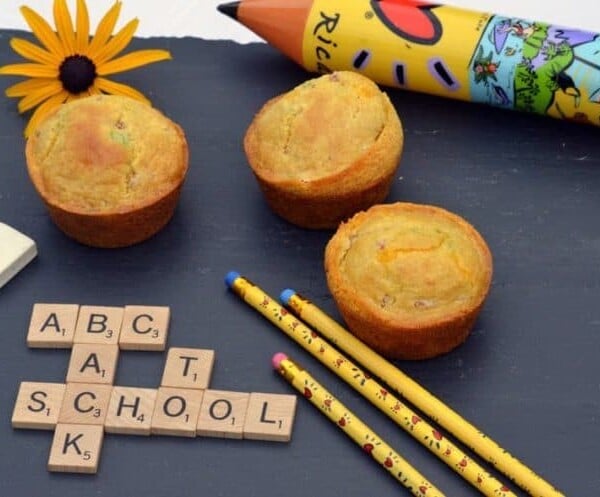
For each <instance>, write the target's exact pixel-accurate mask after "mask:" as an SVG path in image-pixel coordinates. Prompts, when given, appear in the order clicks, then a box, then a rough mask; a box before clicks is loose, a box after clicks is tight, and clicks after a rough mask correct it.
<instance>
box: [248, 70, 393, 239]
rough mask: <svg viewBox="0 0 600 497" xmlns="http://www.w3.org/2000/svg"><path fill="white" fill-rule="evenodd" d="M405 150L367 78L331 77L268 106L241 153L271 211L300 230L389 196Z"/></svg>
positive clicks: (325, 224)
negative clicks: (246, 160)
mask: <svg viewBox="0 0 600 497" xmlns="http://www.w3.org/2000/svg"><path fill="white" fill-rule="evenodd" d="M402 146H403V132H402V125H401V123H400V119H399V118H398V115H397V113H396V111H395V109H394V107H393V106H392V104H391V102H390V100H389V98H388V97H387V95H386V94H385V93H382V92H381V91H380V90H379V88H378V87H377V85H375V83H373V82H372V81H371V80H370V79H368V78H366V77H364V76H361V75H360V74H356V73H353V72H344V71H342V72H335V73H332V74H328V75H325V76H321V77H318V78H314V79H311V80H309V81H307V82H305V83H303V84H301V85H299V86H297V87H296V88H294V89H293V90H291V91H290V92H288V93H285V94H283V95H280V96H278V97H275V98H274V99H272V100H270V101H268V102H267V103H266V104H265V105H264V106H263V108H262V109H261V110H260V111H259V112H258V114H257V115H256V116H255V117H254V119H253V120H252V123H251V124H250V126H249V128H248V130H247V132H246V135H245V137H244V150H245V153H246V156H247V158H248V162H249V164H250V167H251V168H252V171H253V172H254V175H255V176H256V179H257V181H258V184H259V186H260V188H261V190H262V192H263V193H264V195H265V198H266V200H267V203H268V204H269V206H270V207H271V209H272V210H273V211H274V212H276V213H277V214H278V215H280V216H281V217H282V218H284V219H286V220H287V221H289V222H291V223H293V224H296V225H298V226H301V227H304V228H313V229H329V228H336V227H337V226H338V224H339V223H340V221H342V220H344V219H347V218H348V217H349V216H351V215H352V214H354V213H355V212H357V211H359V210H363V209H366V208H368V207H370V206H371V205H374V204H376V203H379V202H381V201H383V200H384V199H385V197H386V196H387V195H388V193H389V190H390V187H391V184H392V181H393V177H394V173H395V171H396V170H397V168H398V164H399V160H400V155H401V153H402Z"/></svg>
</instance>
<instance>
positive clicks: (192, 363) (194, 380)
mask: <svg viewBox="0 0 600 497" xmlns="http://www.w3.org/2000/svg"><path fill="white" fill-rule="evenodd" d="M214 361H215V351H214V350H204V349H184V348H179V347H171V348H170V349H169V353H168V354H167V360H166V362H165V369H164V372H163V376H162V380H161V382H160V385H161V386H162V387H174V388H196V389H205V388H207V387H208V384H209V383H210V377H211V375H212V368H213V364H214Z"/></svg>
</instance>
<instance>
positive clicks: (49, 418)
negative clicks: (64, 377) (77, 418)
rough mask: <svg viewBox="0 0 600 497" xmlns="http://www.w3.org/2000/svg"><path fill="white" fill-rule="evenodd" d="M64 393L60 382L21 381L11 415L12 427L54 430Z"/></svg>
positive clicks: (63, 386)
mask: <svg viewBox="0 0 600 497" xmlns="http://www.w3.org/2000/svg"><path fill="white" fill-rule="evenodd" d="M64 393H65V385H64V384H62V383H34V382H29V381H23V382H22V383H21V385H20V387H19V393H18V394H17V400H16V402H15V409H14V411H13V415H12V426H13V428H27V429H30V430H54V427H55V426H56V423H57V422H58V414H59V412H60V407H61V405H62V401H63V395H64Z"/></svg>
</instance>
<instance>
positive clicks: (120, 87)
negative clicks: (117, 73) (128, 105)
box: [95, 78, 150, 104]
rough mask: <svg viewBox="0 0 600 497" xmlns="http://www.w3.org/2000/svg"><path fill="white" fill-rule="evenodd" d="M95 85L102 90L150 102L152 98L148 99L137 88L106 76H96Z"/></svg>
mask: <svg viewBox="0 0 600 497" xmlns="http://www.w3.org/2000/svg"><path fill="white" fill-rule="evenodd" d="M95 85H97V87H98V89H99V90H102V91H103V92H105V93H110V94H112V95H122V96H124V97H129V98H135V99H136V100H139V101H141V102H144V103H147V104H150V100H148V99H147V98H146V97H145V96H144V95H143V94H142V93H140V92H139V91H137V90H136V89H135V88H132V87H131V86H129V85H124V84H122V83H117V82H115V81H111V80H110V79H106V78H96V82H95Z"/></svg>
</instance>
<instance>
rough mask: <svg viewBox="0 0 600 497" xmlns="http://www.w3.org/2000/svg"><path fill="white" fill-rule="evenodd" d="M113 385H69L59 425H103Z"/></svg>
mask: <svg viewBox="0 0 600 497" xmlns="http://www.w3.org/2000/svg"><path fill="white" fill-rule="evenodd" d="M112 388H113V387H112V385H98V384H95V383H67V388H66V389H65V395H64V397H63V403H62V406H61V408H60V414H59V415H58V423H59V424H61V423H66V424H72V423H74V424H82V425H103V424H104V420H105V419H106V413H107V411H108V404H109V402H110V393H111V390H112Z"/></svg>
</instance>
